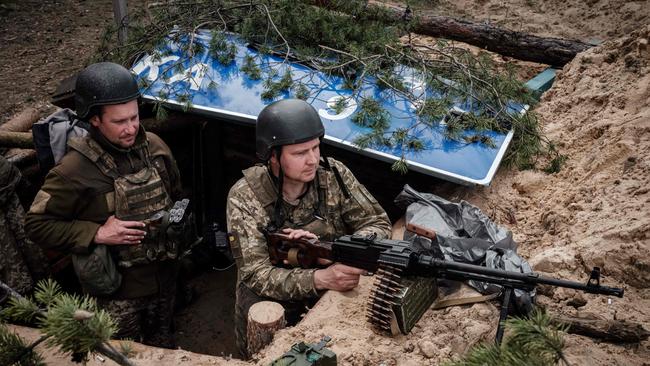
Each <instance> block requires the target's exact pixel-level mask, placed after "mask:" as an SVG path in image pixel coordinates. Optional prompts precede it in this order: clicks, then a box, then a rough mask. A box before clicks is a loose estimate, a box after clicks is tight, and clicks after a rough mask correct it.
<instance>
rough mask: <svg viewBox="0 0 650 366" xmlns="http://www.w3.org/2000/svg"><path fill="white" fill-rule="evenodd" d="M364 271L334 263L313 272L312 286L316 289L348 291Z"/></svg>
mask: <svg viewBox="0 0 650 366" xmlns="http://www.w3.org/2000/svg"><path fill="white" fill-rule="evenodd" d="M366 273H367V271H366V270H363V269H359V268H354V267H350V266H346V265H345V264H340V263H334V264H333V265H331V266H329V267H327V268H325V269H319V270H317V271H316V272H314V286H315V287H316V289H317V290H334V291H348V290H352V289H353V288H355V287H357V285H358V284H359V276H361V275H363V274H366Z"/></svg>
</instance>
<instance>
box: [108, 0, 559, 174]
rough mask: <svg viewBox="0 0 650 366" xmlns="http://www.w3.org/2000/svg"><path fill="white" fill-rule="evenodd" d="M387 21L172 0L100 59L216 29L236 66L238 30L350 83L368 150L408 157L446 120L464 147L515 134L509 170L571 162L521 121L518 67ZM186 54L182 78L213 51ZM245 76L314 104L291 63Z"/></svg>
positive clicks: (376, 10) (222, 51)
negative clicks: (386, 104) (420, 82)
mask: <svg viewBox="0 0 650 366" xmlns="http://www.w3.org/2000/svg"><path fill="white" fill-rule="evenodd" d="M422 3H423V2H422V1H416V0H413V1H408V2H407V4H408V5H409V6H411V9H412V10H417V9H418V8H419V7H420V6H421V5H422ZM428 3H429V2H428ZM428 6H430V4H428ZM388 14H389V13H388V12H387V11H386V10H382V9H381V8H380V7H377V6H368V4H367V2H366V1H362V0H352V1H344V0H334V1H328V2H327V5H326V6H325V7H318V6H314V5H313V2H310V1H296V0H277V1H261V2H242V1H239V0H222V1H213V2H206V1H203V0H186V1H182V2H171V3H165V4H164V5H157V6H151V7H149V8H148V9H146V10H145V9H136V10H135V11H134V12H133V13H132V15H131V22H130V24H129V38H130V43H129V44H127V45H123V46H120V47H113V46H112V44H114V41H115V39H116V29H115V27H114V26H110V27H109V28H108V29H107V31H106V33H105V35H104V38H103V42H102V46H101V47H100V49H99V52H98V56H97V59H101V60H112V61H117V62H121V63H123V64H131V63H132V61H133V60H134V59H136V58H137V57H139V56H141V55H142V54H144V53H146V52H151V50H152V49H154V48H155V46H156V45H158V44H160V42H162V41H163V40H164V39H165V37H167V36H168V35H169V34H170V33H173V35H172V36H171V38H172V39H176V40H180V39H186V40H187V39H190V40H194V37H195V33H196V31H197V30H198V29H212V39H211V41H210V44H209V45H208V46H207V51H208V52H210V53H211V54H212V56H213V57H214V58H216V59H218V60H219V62H221V63H222V64H224V65H231V64H232V63H233V61H234V59H235V54H236V49H235V46H234V44H232V42H229V41H228V40H227V37H226V33H225V32H227V31H234V32H237V33H239V34H241V35H242V36H243V37H244V38H245V39H246V40H247V41H248V42H249V43H250V44H251V45H253V46H254V47H256V48H257V50H258V51H259V52H260V53H262V54H274V55H276V56H279V57H281V58H283V59H284V60H283V64H286V63H287V62H288V61H296V62H299V63H301V64H303V65H306V66H309V67H312V68H314V69H316V70H318V71H321V72H324V73H328V74H336V75H340V76H342V77H343V78H344V88H346V89H349V90H352V91H353V96H352V97H354V98H356V99H357V100H360V104H359V105H360V110H359V111H358V112H357V113H356V114H355V115H354V116H353V120H354V122H355V123H358V124H359V125H362V126H365V127H369V129H370V130H371V131H368V135H367V136H364V137H360V138H358V139H357V140H358V141H359V142H360V143H361V145H359V146H361V147H363V146H381V145H384V146H392V147H399V148H401V149H402V151H403V152H404V151H419V150H421V149H424V148H425V146H426V144H425V143H424V142H423V141H421V140H420V137H421V136H418V134H417V133H415V132H414V131H420V130H421V128H422V127H427V128H438V125H439V123H440V121H442V120H443V118H444V119H445V122H446V127H445V135H446V138H448V139H452V140H454V141H458V142H460V143H466V144H470V143H471V144H483V145H485V146H488V147H493V146H495V145H494V141H493V140H492V139H491V138H490V137H489V136H488V135H487V134H486V133H485V132H486V131H489V130H495V131H500V132H505V131H508V130H510V129H512V130H513V131H514V136H513V139H512V142H511V145H510V148H509V150H508V152H507V153H506V155H505V156H504V160H503V161H504V163H505V164H506V165H514V166H517V167H518V168H520V169H529V168H535V167H536V164H537V161H538V160H539V158H540V157H547V158H548V159H546V160H549V161H550V164H549V166H548V167H546V168H544V170H545V171H547V172H555V171H557V170H559V169H560V168H561V166H562V163H563V162H564V160H566V158H565V157H562V156H561V155H559V154H558V153H557V151H556V150H555V149H554V147H552V143H551V141H548V139H546V138H545V137H544V136H543V134H542V133H541V130H540V128H539V123H538V120H537V117H536V116H535V114H534V112H531V111H528V112H527V113H525V114H523V115H522V114H520V113H519V111H514V110H512V108H510V107H509V106H511V105H512V103H518V104H520V105H523V104H528V105H530V106H533V105H534V103H536V101H535V99H534V96H533V95H532V93H530V92H528V91H527V89H526V88H525V86H524V84H523V83H522V82H521V81H520V80H517V78H516V73H515V71H516V70H515V69H514V68H513V67H510V66H506V67H505V70H504V69H503V67H497V65H495V63H494V62H493V60H492V58H491V56H490V55H489V54H487V53H480V54H479V55H474V54H472V53H471V52H469V51H467V50H463V49H460V48H456V47H454V46H453V43H450V42H447V41H444V40H438V41H437V42H436V44H434V45H430V44H428V45H418V44H416V43H414V42H412V40H411V39H410V38H409V42H408V43H406V44H405V43H403V42H402V41H400V37H401V36H404V35H406V34H408V32H409V30H410V28H411V27H412V25H413V24H414V22H416V21H417V13H416V12H415V11H414V12H413V14H412V15H413V19H412V20H408V19H401V20H396V21H394V20H391V19H392V18H391V17H389V16H388ZM172 30H173V32H172ZM183 50H184V51H185V55H183V57H181V59H180V60H178V61H177V63H176V65H175V66H173V67H172V69H176V71H177V72H183V69H184V66H183V65H187V64H188V62H189V61H192V58H193V57H196V55H198V54H200V53H201V52H204V51H205V49H204V46H202V45H201V44H200V43H199V42H190V43H189V44H188V43H187V42H186V43H185V46H183ZM164 56H165V54H163V53H160V54H157V55H155V57H157V58H162V57H164ZM190 64H191V62H190ZM405 65H406V66H408V67H409V68H411V69H413V70H415V72H416V75H419V76H421V77H422V78H423V79H424V80H425V82H426V87H427V88H429V89H434V90H436V91H438V92H439V93H438V94H437V95H436V98H432V97H424V98H423V97H422V96H421V95H415V94H414V93H413V91H411V90H410V89H409V88H408V87H407V85H406V84H405V82H404V80H402V79H401V78H400V77H398V73H397V72H396V70H398V69H400V68H402V67H403V66H405ZM282 67H285V68H286V69H285V70H287V71H285V73H284V74H283V75H282V76H281V77H279V78H278V75H276V71H275V69H278V68H279V69H282ZM240 70H241V71H242V72H243V73H245V74H246V75H247V76H248V77H249V78H250V79H252V80H264V81H263V85H264V91H263V93H262V98H264V99H267V100H273V99H276V98H278V97H280V95H281V94H283V93H289V92H292V94H293V95H294V96H295V97H297V98H300V99H307V98H308V97H309V92H308V89H307V87H306V86H305V85H304V84H303V83H301V82H300V81H298V80H293V79H292V75H291V73H290V72H289V69H288V67H286V65H280V67H276V66H269V65H260V64H257V63H256V62H255V59H254V58H253V57H250V56H247V57H245V58H244V60H243V63H242V65H241V66H240ZM164 77H165V76H163V78H164ZM190 77H191V75H190V76H188V79H189V78H190ZM366 77H372V78H374V80H376V81H377V85H378V86H379V87H380V88H383V91H382V94H385V95H388V96H389V97H390V98H393V97H394V98H399V99H407V100H409V101H411V102H412V103H413V105H415V106H416V107H417V111H416V113H417V115H418V120H417V121H416V122H415V123H414V125H412V126H411V127H410V128H409V130H408V131H390V130H389V125H390V116H388V114H387V113H386V112H385V111H383V110H382V109H381V107H380V106H379V103H378V102H374V103H373V102H372V101H371V100H372V98H370V97H367V96H366V97H363V96H361V94H360V91H359V90H358V89H359V86H360V85H361V80H363V79H364V78H366ZM210 85H213V86H214V85H215V84H212V83H211V84H210ZM188 92H189V91H184V92H183V91H181V92H179V91H174V93H175V95H177V99H178V100H179V101H180V102H181V103H182V104H183V105H184V109H185V110H187V109H188V108H189V107H191V103H190V101H189V98H188V97H187V95H186V94H188ZM168 95H169V92H168V91H163V92H161V93H160V95H159V97H160V99H161V100H164V99H166V96H168ZM454 102H460V103H463V104H465V103H469V104H470V105H471V108H470V110H471V111H470V112H468V113H465V114H463V115H462V116H451V115H450V112H449V111H450V108H451V106H452V105H453V104H454ZM341 106H342V105H339V104H337V105H336V106H335V108H334V109H335V110H337V111H338V110H341V109H342V107H341ZM467 131H469V132H467ZM402 160H403V155H402ZM402 163H404V162H403V161H402V162H400V163H399V164H398V165H397V166H394V168H395V169H396V170H399V171H403V170H404V166H405V164H402Z"/></svg>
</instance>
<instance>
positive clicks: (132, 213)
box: [26, 62, 181, 348]
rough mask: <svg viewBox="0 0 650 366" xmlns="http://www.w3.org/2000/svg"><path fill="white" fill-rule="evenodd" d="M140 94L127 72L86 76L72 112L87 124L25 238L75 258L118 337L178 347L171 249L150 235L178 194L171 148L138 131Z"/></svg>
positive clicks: (32, 214)
mask: <svg viewBox="0 0 650 366" xmlns="http://www.w3.org/2000/svg"><path fill="white" fill-rule="evenodd" d="M139 96H140V92H139V89H138V85H137V82H136V81H135V79H134V77H133V75H132V74H131V73H130V72H129V71H128V70H127V69H125V68H124V67H122V66H120V65H117V64H114V63H109V62H101V63H97V64H93V65H90V66H88V67H87V68H86V69H84V70H83V71H82V72H81V73H80V74H79V76H78V78H77V81H76V89H75V104H76V112H77V115H78V117H79V118H80V119H82V120H85V121H88V122H89V123H90V130H89V134H88V136H86V137H81V138H71V139H70V140H69V141H68V147H69V152H68V153H67V154H66V155H65V156H64V157H63V158H62V159H61V161H60V162H59V164H58V165H56V166H55V167H54V168H52V170H51V171H50V172H49V173H48V175H47V177H46V179H45V183H44V184H43V187H42V188H41V190H40V191H39V192H38V194H37V195H36V198H35V199H34V202H33V204H32V206H31V208H30V210H29V213H28V214H27V218H26V230H27V232H28V234H29V236H30V237H31V238H32V239H33V240H34V241H35V242H37V243H39V244H40V245H41V246H42V247H44V248H48V249H54V250H58V251H64V252H67V253H71V254H72V261H73V265H74V267H75V272H76V274H77V277H78V278H79V281H80V283H81V285H82V289H83V290H84V292H86V293H88V294H91V295H93V296H96V297H97V302H98V305H99V306H100V307H103V308H104V309H106V310H107V311H108V312H109V313H110V314H111V315H112V316H113V317H114V318H115V319H117V321H118V326H119V331H118V333H117V334H116V336H117V337H118V338H127V337H128V338H132V339H134V340H136V341H142V342H144V343H146V344H150V345H155V346H161V347H169V348H174V347H175V344H174V339H173V334H172V330H171V321H172V310H173V302H174V295H175V287H176V277H177V273H178V260H176V255H177V254H178V253H175V250H174V249H173V248H170V247H169V246H168V245H167V243H165V242H163V239H161V238H164V235H153V234H152V230H154V229H153V228H152V225H148V219H149V218H150V217H152V215H154V214H160V213H161V212H165V211H166V210H169V209H170V208H171V206H172V202H173V200H177V199H178V198H179V196H180V193H181V185H180V178H179V172H178V168H177V166H176V162H175V161H174V158H173V156H172V154H171V151H170V150H169V147H168V146H167V145H166V144H165V143H164V142H163V141H162V140H161V139H160V138H159V137H158V136H156V135H154V134H152V133H149V132H145V130H144V129H143V127H142V126H141V125H140V120H139V111H138V98H139Z"/></svg>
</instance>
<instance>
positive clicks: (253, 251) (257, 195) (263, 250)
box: [226, 159, 391, 300]
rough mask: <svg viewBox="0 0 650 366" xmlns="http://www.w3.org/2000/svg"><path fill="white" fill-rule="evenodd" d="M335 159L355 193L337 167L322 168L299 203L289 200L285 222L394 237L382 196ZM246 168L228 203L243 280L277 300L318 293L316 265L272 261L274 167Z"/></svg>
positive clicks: (324, 232)
mask: <svg viewBox="0 0 650 366" xmlns="http://www.w3.org/2000/svg"><path fill="white" fill-rule="evenodd" d="M329 161H330V165H331V166H332V167H336V169H338V171H339V172H340V174H341V178H342V181H343V182H344V184H345V187H347V190H348V191H349V198H346V197H345V194H344V192H343V190H342V189H341V187H340V186H339V184H338V183H337V180H336V177H335V175H334V173H333V171H330V170H326V169H324V168H322V167H321V168H319V169H318V175H317V178H316V179H314V181H312V182H311V183H310V184H309V189H308V190H307V192H306V193H305V194H304V195H303V196H302V197H301V198H300V199H299V200H298V202H295V203H293V204H289V203H287V202H284V212H285V218H286V219H285V222H284V227H289V228H300V229H304V230H307V231H310V232H312V233H314V234H316V235H318V237H319V238H320V239H321V240H333V239H334V238H336V237H339V236H341V235H346V234H352V233H357V234H364V235H365V234H371V233H376V234H377V235H378V236H379V237H380V238H385V237H389V236H390V231H391V225H390V221H389V219H388V216H387V215H386V212H384V210H383V209H382V208H381V206H380V205H379V203H378V202H377V200H375V198H374V197H373V196H372V195H371V194H370V193H369V192H368V191H367V190H366V188H365V187H364V186H363V185H362V184H361V183H359V182H358V181H357V179H356V178H355V177H354V175H353V174H352V172H350V170H349V169H348V168H347V167H346V166H345V165H343V164H342V163H341V162H338V161H336V160H334V159H329ZM243 173H244V178H242V179H240V180H239V181H238V182H237V183H236V184H235V185H234V186H233V187H232V188H231V189H230V192H229V194H228V205H227V208H226V217H227V220H228V229H229V232H230V233H231V234H232V238H233V240H232V241H231V247H232V250H233V256H234V257H235V259H236V261H237V267H238V276H237V279H238V282H241V283H243V284H244V285H246V286H247V287H248V288H250V289H251V290H253V291H254V292H255V293H257V294H258V295H260V296H265V297H270V298H274V299H277V300H299V299H303V298H309V297H315V296H317V295H318V294H317V292H316V289H315V288H314V272H315V271H316V270H315V269H302V268H294V269H285V268H278V267H275V266H273V265H272V264H271V262H270V261H269V254H268V249H267V246H266V240H265V239H264V234H263V232H262V230H263V229H264V228H265V227H266V226H267V225H268V224H269V222H270V220H271V215H272V214H273V204H274V202H275V199H276V196H277V194H276V192H277V188H276V183H274V179H273V178H272V177H271V174H270V172H269V170H268V168H267V167H265V166H260V165H257V166H254V167H251V168H249V169H247V170H245V171H244V172H243ZM319 201H320V204H319ZM317 212H318V214H316V213H317ZM316 217H320V218H316Z"/></svg>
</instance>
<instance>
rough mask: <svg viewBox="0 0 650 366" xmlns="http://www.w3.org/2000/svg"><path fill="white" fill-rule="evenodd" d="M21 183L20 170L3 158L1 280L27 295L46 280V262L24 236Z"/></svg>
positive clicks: (0, 182)
mask: <svg viewBox="0 0 650 366" xmlns="http://www.w3.org/2000/svg"><path fill="white" fill-rule="evenodd" d="M20 181H21V174H20V171H19V170H18V168H16V167H15V166H14V165H13V164H11V163H10V162H9V161H7V159H5V158H4V156H2V155H0V281H2V282H4V283H5V284H6V285H8V286H9V287H11V288H13V289H14V290H15V291H17V292H18V293H20V294H22V295H27V294H28V293H30V292H31V291H32V289H33V285H34V281H35V280H38V279H40V278H42V277H45V275H46V272H47V267H46V264H47V260H46V258H45V255H44V254H43V252H42V251H41V248H39V247H38V246H36V245H35V244H34V243H32V242H31V241H30V240H29V239H27V236H26V235H25V230H24V227H23V220H24V216H25V210H24V209H23V206H22V205H21V204H20V200H19V199H18V195H17V194H16V188H17V186H18V185H19V182H20Z"/></svg>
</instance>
